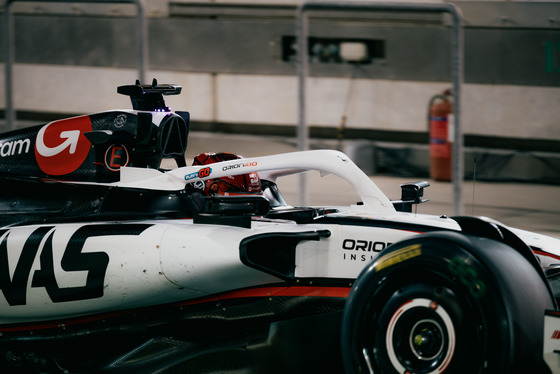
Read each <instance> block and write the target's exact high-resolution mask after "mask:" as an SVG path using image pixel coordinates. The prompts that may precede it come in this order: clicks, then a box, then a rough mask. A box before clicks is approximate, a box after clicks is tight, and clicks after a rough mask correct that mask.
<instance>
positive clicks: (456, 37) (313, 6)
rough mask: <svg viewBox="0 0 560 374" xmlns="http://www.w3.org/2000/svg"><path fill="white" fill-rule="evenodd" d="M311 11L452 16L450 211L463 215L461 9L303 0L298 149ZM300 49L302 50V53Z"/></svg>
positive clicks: (303, 138) (303, 192) (304, 136)
mask: <svg viewBox="0 0 560 374" xmlns="http://www.w3.org/2000/svg"><path fill="white" fill-rule="evenodd" d="M312 10H364V11H385V12H412V13H434V12H437V13H448V14H450V15H451V18H452V37H451V79H452V84H453V96H454V105H453V115H454V117H455V124H454V131H455V132H454V139H453V140H454V144H453V154H452V169H453V175H452V181H453V195H454V214H455V215H461V214H463V197H462V184H463V174H464V154H463V132H462V129H461V99H462V96H461V86H462V84H463V60H464V57H463V55H464V52H463V43H464V42H463V27H462V19H463V16H462V12H461V9H460V8H458V7H457V6H456V5H454V4H449V3H433V4H431V3H400V2H398V3H397V2H379V3H378V2H375V3H366V2H352V1H306V2H304V3H302V4H300V5H299V6H298V9H297V30H296V34H297V38H298V51H297V56H298V59H297V74H298V128H297V134H298V136H297V138H298V148H299V150H307V149H308V147H309V144H308V143H309V129H308V126H307V122H306V79H307V76H308V74H309V56H308V53H307V49H308V45H307V42H308V40H307V37H308V33H309V31H308V29H309V25H308V23H309V21H308V12H309V11H312ZM302 52H303V53H302ZM300 204H301V205H307V185H306V179H305V175H302V176H301V179H300Z"/></svg>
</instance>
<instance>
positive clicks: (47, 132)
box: [35, 116, 92, 175]
mask: <svg viewBox="0 0 560 374" xmlns="http://www.w3.org/2000/svg"><path fill="white" fill-rule="evenodd" d="M91 130H92V127H91V120H90V118H89V117H88V116H81V117H74V118H69V119H63V120H60V121H55V122H51V123H48V124H46V125H45V126H43V127H42V128H41V129H40V130H39V132H38V133H37V140H36V141H35V158H36V159H37V163H38V164H39V167H40V168H41V170H42V171H43V172H45V173H46V174H49V175H64V174H69V173H71V172H73V171H75V170H76V169H78V168H79V167H80V165H81V164H82V163H83V162H84V160H85V159H86V157H87V155H88V153H89V150H90V147H91V143H90V142H89V140H88V139H87V138H86V137H85V136H84V133H86V132H88V131H91Z"/></svg>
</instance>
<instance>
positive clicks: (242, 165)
mask: <svg viewBox="0 0 560 374" xmlns="http://www.w3.org/2000/svg"><path fill="white" fill-rule="evenodd" d="M257 165H258V162H256V161H253V162H240V163H237V164H233V165H227V166H224V167H223V168H222V171H228V170H234V169H239V168H247V167H250V166H257Z"/></svg>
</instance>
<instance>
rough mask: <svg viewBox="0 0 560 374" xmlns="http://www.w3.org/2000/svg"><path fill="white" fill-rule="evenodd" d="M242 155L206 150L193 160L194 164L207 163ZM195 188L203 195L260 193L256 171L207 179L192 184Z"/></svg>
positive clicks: (234, 158)
mask: <svg viewBox="0 0 560 374" xmlns="http://www.w3.org/2000/svg"><path fill="white" fill-rule="evenodd" d="M241 158H243V157H241V156H239V155H236V154H233V153H226V152H221V153H214V152H206V153H201V154H199V155H197V156H196V157H195V158H194V160H193V163H192V164H193V166H195V165H207V164H213V163H215V162H222V161H230V160H237V159H241ZM193 187H194V188H195V189H198V190H200V191H202V192H203V193H204V194H205V195H222V196H231V195H247V194H261V193H262V190H261V180H260V178H259V175H258V173H248V174H240V175H231V176H227V177H223V178H215V179H207V180H205V181H201V182H196V183H194V184H193Z"/></svg>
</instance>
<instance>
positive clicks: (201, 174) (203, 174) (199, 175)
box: [185, 167, 212, 181]
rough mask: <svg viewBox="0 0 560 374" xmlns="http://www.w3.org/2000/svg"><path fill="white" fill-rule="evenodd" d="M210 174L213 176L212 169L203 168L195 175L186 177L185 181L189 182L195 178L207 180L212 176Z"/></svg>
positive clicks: (191, 174)
mask: <svg viewBox="0 0 560 374" xmlns="http://www.w3.org/2000/svg"><path fill="white" fill-rule="evenodd" d="M210 174H212V168H211V167H206V168H202V169H200V170H199V171H195V172H194V173H190V174H187V175H185V180H186V181H189V180H191V179H195V178H206V177H208V176H210Z"/></svg>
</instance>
